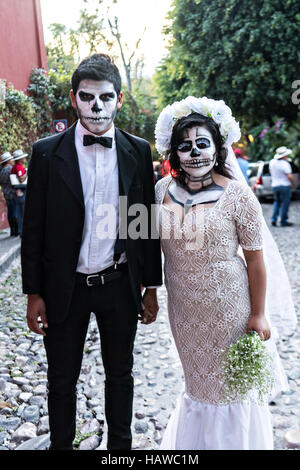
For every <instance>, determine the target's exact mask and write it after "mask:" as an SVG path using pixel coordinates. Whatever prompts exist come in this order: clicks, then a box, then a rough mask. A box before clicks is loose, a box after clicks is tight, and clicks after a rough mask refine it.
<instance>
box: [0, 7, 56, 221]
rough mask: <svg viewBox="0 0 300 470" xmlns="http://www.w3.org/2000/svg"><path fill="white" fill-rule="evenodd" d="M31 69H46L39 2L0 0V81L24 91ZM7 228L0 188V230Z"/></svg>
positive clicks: (4, 206) (5, 212) (4, 205)
mask: <svg viewBox="0 0 300 470" xmlns="http://www.w3.org/2000/svg"><path fill="white" fill-rule="evenodd" d="M33 67H39V68H40V67H42V68H44V69H45V70H47V57H46V48H45V43H44V34H43V25H42V14H41V7H40V1H39V0H0V79H4V80H6V82H7V84H8V85H9V84H12V85H13V86H14V87H15V88H16V89H18V90H23V91H25V90H26V89H27V87H28V85H29V77H30V73H31V70H32V68H33ZM6 227H8V222H7V211H6V204H5V200H4V197H3V194H2V191H1V188H0V230H1V229H3V228H6Z"/></svg>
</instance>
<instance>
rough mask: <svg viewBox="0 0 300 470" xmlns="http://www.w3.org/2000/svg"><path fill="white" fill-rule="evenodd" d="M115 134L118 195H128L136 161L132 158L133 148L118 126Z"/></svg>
mask: <svg viewBox="0 0 300 470" xmlns="http://www.w3.org/2000/svg"><path fill="white" fill-rule="evenodd" d="M115 135H116V148H117V157H118V168H119V190H120V195H125V196H128V193H129V189H130V186H131V183H132V179H133V176H134V174H135V172H136V168H137V161H136V159H135V158H134V154H135V150H134V147H133V146H132V145H131V144H130V143H129V142H128V140H127V139H126V137H125V136H124V135H123V133H122V132H121V131H120V130H119V129H118V128H116V134H115Z"/></svg>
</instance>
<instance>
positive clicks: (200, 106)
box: [155, 96, 241, 156]
mask: <svg viewBox="0 0 300 470" xmlns="http://www.w3.org/2000/svg"><path fill="white" fill-rule="evenodd" d="M192 112H196V113H199V114H202V115H204V116H208V117H210V118H212V119H213V120H214V121H215V122H216V123H217V124H218V125H219V129H220V132H221V135H222V136H223V137H224V140H225V144H226V145H228V146H230V145H232V144H233V142H237V141H238V140H239V139H240V138H241V132H240V128H239V125H238V123H237V122H236V120H235V119H234V117H233V116H232V113H231V109H230V108H229V106H227V105H226V104H225V103H224V101H223V100H213V99H211V98H207V97H206V96H203V97H202V98H196V97H195V96H188V97H187V98H185V99H184V100H181V101H175V103H173V104H171V105H168V106H166V107H165V108H164V109H163V111H162V112H161V113H160V115H159V117H158V120H157V123H156V127H155V138H156V142H155V146H156V149H157V151H158V152H159V153H160V154H161V155H164V156H166V154H167V152H168V151H169V150H170V142H171V135H172V129H173V126H174V124H175V122H176V120H177V119H180V118H182V117H183V116H188V115H189V114H190V113H192Z"/></svg>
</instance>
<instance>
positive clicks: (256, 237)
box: [235, 184, 263, 251]
mask: <svg viewBox="0 0 300 470" xmlns="http://www.w3.org/2000/svg"><path fill="white" fill-rule="evenodd" d="M238 186H239V187H238V188H237V191H236V200H235V223H236V229H237V235H238V240H239V243H240V245H241V247H242V248H243V249H245V250H249V251H255V250H262V248H263V233H262V232H263V227H262V225H263V214H262V209H261V206H260V203H259V201H258V199H257V197H256V196H255V195H254V193H253V192H252V191H251V189H250V188H249V187H246V186H244V185H240V184H239V185H238Z"/></svg>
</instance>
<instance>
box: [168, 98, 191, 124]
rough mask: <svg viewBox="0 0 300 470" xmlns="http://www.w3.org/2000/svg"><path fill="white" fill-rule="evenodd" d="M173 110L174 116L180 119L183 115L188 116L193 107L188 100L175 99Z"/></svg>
mask: <svg viewBox="0 0 300 470" xmlns="http://www.w3.org/2000/svg"><path fill="white" fill-rule="evenodd" d="M171 107H172V111H173V117H174V118H175V119H180V118H181V117H183V116H188V115H189V114H190V112H191V108H190V107H189V105H188V103H187V102H186V100H181V101H175V103H173V104H172V105H171Z"/></svg>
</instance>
